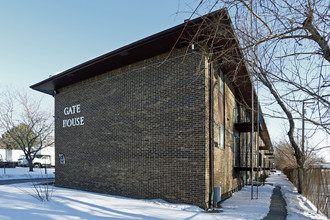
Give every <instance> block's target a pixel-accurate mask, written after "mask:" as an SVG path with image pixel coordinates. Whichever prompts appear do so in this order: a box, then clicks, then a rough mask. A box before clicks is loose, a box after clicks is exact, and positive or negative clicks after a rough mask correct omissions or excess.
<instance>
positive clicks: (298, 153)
mask: <svg viewBox="0 0 330 220" xmlns="http://www.w3.org/2000/svg"><path fill="white" fill-rule="evenodd" d="M259 74H260V75H259V76H258V77H259V79H260V81H261V82H262V83H263V84H264V85H265V86H266V87H267V88H268V89H269V91H270V92H271V94H272V95H273V97H274V98H275V100H276V102H277V103H278V104H279V106H280V107H281V108H282V110H283V111H284V113H285V115H286V117H287V119H288V121H289V125H290V126H289V132H288V137H289V141H290V144H291V147H292V148H293V150H294V156H295V159H296V161H297V164H298V186H297V190H298V193H302V189H303V174H302V169H303V167H304V164H303V158H302V152H301V150H300V148H299V146H298V144H297V143H296V141H295V140H294V136H293V135H294V129H295V123H294V120H293V116H292V114H291V112H290V110H289V109H288V108H287V107H286V105H285V103H284V102H283V101H282V99H281V97H280V96H279V94H278V93H277V92H276V90H275V89H274V88H273V86H272V84H271V82H270V81H269V80H268V78H267V75H266V73H265V72H263V71H261V72H260V73H259Z"/></svg>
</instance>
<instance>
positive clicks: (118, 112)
mask: <svg viewBox="0 0 330 220" xmlns="http://www.w3.org/2000/svg"><path fill="white" fill-rule="evenodd" d="M220 16H221V18H222V19H221V22H220V23H221V24H224V25H225V27H226V28H227V29H228V30H229V32H230V33H233V30H232V29H231V22H230V19H229V16H228V13H227V11H225V10H220V11H217V12H215V13H213V14H211V15H208V16H207V17H201V18H197V19H195V20H192V21H189V22H188V23H183V24H181V25H178V26H175V27H173V28H170V29H168V30H165V31H163V32H160V33H158V34H155V35H152V36H150V37H147V38H145V39H142V40H139V41H137V42H135V43H132V44H130V45H127V46H124V47H122V48H120V49H117V50H115V51H112V52H109V53H107V54H104V55H102V56H100V57H97V58H95V59H92V60H90V61H87V62H85V63H82V64H80V65H78V66H76V67H73V68H71V69H69V70H66V71H64V72H61V73H59V74H57V75H54V76H52V77H50V78H48V79H45V80H44V81H42V82H39V83H37V84H35V85H33V86H31V88H33V89H35V90H38V91H41V92H43V93H46V94H49V95H53V96H54V98H55V151H56V155H57V156H56V185H58V186H65V187H72V188H78V189H84V190H89V191H96V192H102V193H109V194H113V195H120V196H128V197H134V198H144V199H147V198H148V199H155V198H161V199H164V200H167V201H169V202H175V203H189V204H195V205H198V206H200V207H203V208H207V207H209V205H210V201H211V200H212V198H213V197H212V196H211V195H213V194H214V193H213V192H216V194H218V195H216V196H215V197H214V199H215V200H216V201H219V200H220V195H221V198H222V199H224V198H227V197H229V196H230V195H231V194H232V192H234V191H236V190H238V189H240V188H241V187H242V186H243V185H244V184H246V182H247V181H248V178H249V171H251V164H250V152H251V137H252V135H251V131H252V124H251V119H252V114H251V110H249V109H250V107H251V106H252V104H251V97H252V95H251V94H252V93H251V87H252V85H251V81H250V78H249V76H248V71H247V69H246V67H245V65H244V63H243V64H242V63H240V64H238V63H237V64H235V65H231V66H230V65H227V66H225V65H222V64H221V62H222V61H221V59H218V60H213V61H212V62H210V60H211V59H210V57H209V56H210V55H209V54H205V53H203V51H202V50H201V49H200V48H198V46H197V45H198V44H192V45H189V42H190V40H189V39H190V37H192V36H194V33H196V31H197V30H198V27H199V24H202V23H203V21H204V19H214V18H219V17H220ZM200 39H201V38H198V39H195V40H196V42H197V41H198V40H200ZM211 40H212V39H211ZM229 41H230V42H231V43H230V44H228V42H229ZM228 42H227V41H219V42H217V45H218V46H219V48H222V49H224V48H225V47H226V46H228V45H229V46H228V47H230V45H234V44H235V45H236V46H237V41H235V40H233V39H228ZM172 49H173V50H172ZM170 51H172V52H171V53H170ZM168 56H169V57H168ZM240 56H241V55H240V53H239V51H237V52H236V54H233V57H236V58H237V57H240ZM234 70H237V71H236V72H235V74H236V78H235V77H233V75H232V74H233V72H234ZM234 78H235V79H234ZM255 100H256V97H255ZM257 105H258V104H257V101H255V109H257V108H256V107H257ZM254 115H255V117H254V120H255V122H256V119H257V118H260V119H261V120H260V121H259V126H257V125H256V123H255V126H254V127H255V128H256V129H257V128H258V127H259V128H260V137H259V138H255V140H256V142H255V144H254V146H253V149H254V154H255V157H254V158H255V159H254V160H253V166H254V167H256V166H257V165H260V166H261V167H269V166H268V164H269V163H270V162H269V159H268V157H267V156H266V154H271V148H272V146H271V142H270V138H269V135H268V131H267V127H266V124H265V122H264V120H262V119H263V117H262V116H261V115H259V117H258V115H257V114H254ZM254 137H256V134H255V135H254ZM257 140H259V146H260V147H259V146H257V143H258V142H257ZM265 152H266V153H265ZM258 159H259V164H257V161H258Z"/></svg>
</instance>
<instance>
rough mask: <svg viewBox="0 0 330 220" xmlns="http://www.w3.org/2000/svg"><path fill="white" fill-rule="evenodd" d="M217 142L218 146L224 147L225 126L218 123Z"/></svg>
mask: <svg viewBox="0 0 330 220" xmlns="http://www.w3.org/2000/svg"><path fill="white" fill-rule="evenodd" d="M218 132H219V133H218V144H219V147H221V148H224V147H225V128H224V126H223V125H222V124H220V123H219V125H218Z"/></svg>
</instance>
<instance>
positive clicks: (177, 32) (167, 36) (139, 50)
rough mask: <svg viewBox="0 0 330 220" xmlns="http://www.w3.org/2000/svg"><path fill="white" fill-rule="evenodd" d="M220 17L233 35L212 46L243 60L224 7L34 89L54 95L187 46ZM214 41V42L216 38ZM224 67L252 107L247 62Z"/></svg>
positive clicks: (263, 122) (61, 74) (265, 132)
mask: <svg viewBox="0 0 330 220" xmlns="http://www.w3.org/2000/svg"><path fill="white" fill-rule="evenodd" d="M220 17H221V19H218V20H217V21H220V23H221V24H224V26H223V27H224V28H226V29H229V30H228V31H229V32H228V33H230V34H231V35H232V36H231V37H230V39H228V40H227V39H226V40H224V39H222V40H219V41H217V42H216V43H215V44H213V45H212V47H214V49H213V50H218V51H221V50H223V49H224V48H233V49H232V50H231V53H230V55H229V56H233V57H235V58H237V59H242V57H243V55H242V54H241V51H240V50H239V43H238V40H237V38H236V36H235V33H234V31H233V28H232V23H231V21H230V18H229V14H228V11H227V10H226V9H220V10H218V11H215V12H212V13H209V14H207V15H205V16H202V17H198V18H196V19H193V20H190V21H189V22H185V23H182V24H180V25H177V26H174V27H172V28H169V29H167V30H164V31H162V32H159V33H157V34H154V35H151V36H149V37H146V38H143V39H141V40H139V41H136V42H134V43H131V44H129V45H127V46H124V47H121V48H119V49H117V50H114V51H111V52H108V53H106V54H104V55H101V56H99V57H96V58H94V59H91V60H89V61H87V62H84V63H82V64H79V65H77V66H75V67H72V68H70V69H68V70H65V71H63V72H61V73H59V74H57V75H54V76H52V77H50V78H48V79H45V80H43V81H41V82H39V83H36V84H34V85H32V86H31V88H32V89H34V90H37V91H40V92H43V93H46V94H49V95H54V94H55V93H56V91H57V90H59V89H61V88H64V87H66V86H69V85H71V84H74V83H77V82H80V81H83V80H86V79H88V78H91V77H94V76H97V75H101V74H104V73H106V72H109V71H112V70H115V69H117V68H120V67H123V66H126V65H129V64H132V63H135V62H138V61H142V60H145V59H148V58H151V57H154V56H157V55H159V54H163V53H166V52H170V51H171V50H172V49H174V48H182V47H186V46H188V45H189V43H190V42H189V40H187V39H189V38H192V36H194V35H195V33H196V32H198V31H201V30H200V27H201V25H204V26H207V22H205V21H207V20H213V19H214V18H220ZM207 31H208V30H206V32H205V33H204V34H205V36H207V35H208V32H207ZM202 38H203V37H199V38H198V40H205V39H202ZM207 40H210V39H207ZM210 41H212V39H211V40H210ZM233 60H235V59H233ZM223 68H225V70H226V72H228V73H229V74H231V72H235V73H232V74H235V77H233V81H234V84H235V87H236V88H238V91H239V93H240V94H239V95H240V96H241V98H242V99H243V100H245V102H246V103H247V104H248V105H249V106H251V103H252V102H251V94H252V90H251V88H252V84H251V79H250V76H249V73H248V69H247V67H246V66H245V63H244V62H237V63H236V64H230V65H226V66H224V67H223ZM255 97H256V95H255ZM256 105H258V101H257V98H255V106H256ZM262 128H263V131H262V133H261V136H262V137H263V139H264V141H265V142H266V144H268V145H271V143H270V138H269V134H268V131H267V127H266V124H265V121H264V120H263V121H262Z"/></svg>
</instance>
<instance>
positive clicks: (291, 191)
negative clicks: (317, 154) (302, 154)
mask: <svg viewBox="0 0 330 220" xmlns="http://www.w3.org/2000/svg"><path fill="white" fill-rule="evenodd" d="M43 170H44V169H43ZM6 171H7V172H6V173H7V174H6V176H5V175H3V171H2V170H0V181H1V180H4V179H9V178H10V179H15V178H29V175H27V174H26V173H28V172H27V168H15V169H7V170H6ZM49 171H51V169H49V170H48V173H51V174H49V175H53V172H49ZM41 173H42V169H35V172H33V174H32V175H31V174H30V176H40V175H41ZM42 176H45V174H42ZM267 181H268V182H269V183H273V184H275V185H280V186H281V187H282V193H283V194H284V197H285V199H286V202H287V204H288V207H287V209H288V219H295V220H296V219H327V218H326V217H324V216H323V215H320V214H316V209H315V207H314V206H313V205H312V204H310V203H309V202H308V201H306V199H305V198H304V197H303V196H301V195H300V194H298V193H297V192H296V190H295V188H294V186H293V185H292V184H291V183H290V182H289V181H288V180H287V179H286V177H285V176H284V175H282V174H279V175H277V174H276V175H272V176H270V177H269V178H268V179H267ZM33 188H34V187H33V185H32V184H31V183H24V184H14V185H0V219H4V220H7V219H27V220H28V219H34V220H35V219H61V220H62V219H74V220H76V219H237V220H241V219H262V218H263V217H264V216H266V215H267V213H268V211H269V204H270V197H271V194H272V190H273V186H271V185H265V186H262V187H259V188H258V191H259V194H258V199H254V200H251V199H250V195H251V194H250V193H251V188H250V187H248V186H247V187H244V188H243V189H242V190H241V191H239V192H236V193H234V195H233V196H232V197H231V198H230V199H227V200H226V201H224V202H222V204H221V205H222V206H223V208H222V209H221V210H222V212H220V213H207V212H205V211H204V210H202V209H200V208H199V207H196V206H193V205H187V204H172V203H167V202H165V201H162V200H141V199H130V198H125V197H119V196H111V195H104V194H98V193H91V192H85V191H79V190H72V189H65V188H59V187H52V188H51V193H52V198H51V200H50V201H44V202H41V201H39V200H37V199H36V198H34V197H33V196H31V195H33V194H35V193H34V189H33Z"/></svg>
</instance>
